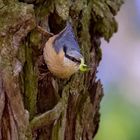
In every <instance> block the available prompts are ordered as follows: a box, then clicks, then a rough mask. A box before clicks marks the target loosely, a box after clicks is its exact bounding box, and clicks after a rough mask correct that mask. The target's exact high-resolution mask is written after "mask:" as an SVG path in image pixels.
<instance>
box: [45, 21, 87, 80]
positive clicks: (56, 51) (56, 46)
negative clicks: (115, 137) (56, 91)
mask: <svg viewBox="0 0 140 140" xmlns="http://www.w3.org/2000/svg"><path fill="white" fill-rule="evenodd" d="M43 55H44V60H45V63H46V64H47V66H48V69H49V70H50V71H51V72H52V73H53V74H54V75H55V76H57V77H59V78H62V79H64V78H68V77H70V76H71V75H72V74H74V73H75V72H77V71H78V70H79V69H80V70H81V71H86V70H87V65H85V64H84V59H83V56H82V54H81V53H80V49H79V45H78V43H77V40H76V38H75V36H74V32H73V29H72V26H71V24H70V23H67V26H66V27H65V29H64V30H62V31H61V32H60V33H58V34H57V35H54V36H52V37H50V38H49V40H48V41H47V42H46V44H45V47H44V50H43Z"/></svg>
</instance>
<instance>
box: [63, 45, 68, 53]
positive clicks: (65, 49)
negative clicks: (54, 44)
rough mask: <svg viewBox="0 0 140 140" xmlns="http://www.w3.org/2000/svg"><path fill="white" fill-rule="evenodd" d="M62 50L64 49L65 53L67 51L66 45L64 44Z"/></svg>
mask: <svg viewBox="0 0 140 140" xmlns="http://www.w3.org/2000/svg"><path fill="white" fill-rule="evenodd" d="M63 50H64V53H65V54H66V52H67V47H66V45H64V46H63Z"/></svg>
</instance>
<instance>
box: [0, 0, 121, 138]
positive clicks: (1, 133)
mask: <svg viewBox="0 0 140 140" xmlns="http://www.w3.org/2000/svg"><path fill="white" fill-rule="evenodd" d="M122 3H123V2H122V0H114V1H113V2H112V1H111V0H47V1H46V0H23V1H22V2H21V1H20V2H19V1H17V0H0V140H26V139H27V140H92V139H93V138H94V136H95V134H96V133H97V130H98V127H99V120H100V114H99V108H100V101H101V98H102V96H103V89H102V85H101V82H100V80H97V79H96V72H97V67H98V65H99V62H100V60H101V56H102V53H101V49H100V39H101V37H104V38H105V39H106V40H107V41H109V39H110V37H111V36H112V34H113V33H114V32H116V31H117V23H116V21H115V18H114V16H115V15H116V14H117V12H118V10H119V8H120V6H121V4H122ZM68 20H69V21H71V22H72V24H73V28H74V32H75V35H76V37H77V39H78V42H79V45H80V48H81V51H82V54H83V55H84V57H85V60H86V63H87V64H88V65H89V66H90V67H91V70H90V71H89V72H88V73H76V74H74V75H73V76H72V77H71V78H69V79H66V80H60V79H58V78H56V77H55V76H53V75H52V74H51V73H50V72H49V71H48V69H47V66H46V65H45V64H44V61H43V56H42V48H43V46H44V43H45V42H46V41H47V39H48V38H49V36H48V37H46V36H45V35H44V34H41V33H40V32H39V31H38V30H37V28H36V27H37V25H39V26H41V27H42V28H44V29H45V30H47V31H50V32H52V33H54V34H57V33H59V32H60V31H61V30H62V29H63V28H64V27H65V25H66V21H68Z"/></svg>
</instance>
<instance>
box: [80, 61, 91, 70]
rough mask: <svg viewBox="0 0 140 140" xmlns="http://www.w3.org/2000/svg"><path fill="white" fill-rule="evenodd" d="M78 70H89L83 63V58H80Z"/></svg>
mask: <svg viewBox="0 0 140 140" xmlns="http://www.w3.org/2000/svg"><path fill="white" fill-rule="evenodd" d="M79 70H80V71H81V72H87V71H89V70H90V68H89V67H88V66H87V65H86V64H85V62H84V59H83V58H81V63H80V66H79Z"/></svg>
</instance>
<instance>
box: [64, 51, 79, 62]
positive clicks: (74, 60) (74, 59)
mask: <svg viewBox="0 0 140 140" xmlns="http://www.w3.org/2000/svg"><path fill="white" fill-rule="evenodd" d="M65 56H66V57H67V58H68V59H70V60H71V61H73V62H76V63H78V64H80V63H81V60H77V59H76V58H74V57H72V56H69V55H67V54H66V53H65Z"/></svg>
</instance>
